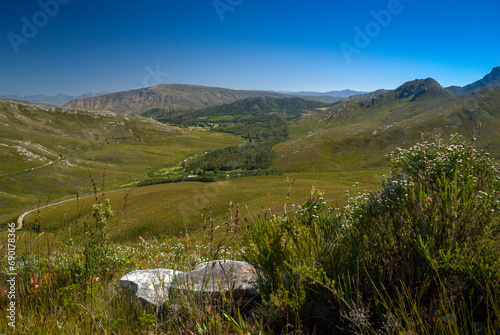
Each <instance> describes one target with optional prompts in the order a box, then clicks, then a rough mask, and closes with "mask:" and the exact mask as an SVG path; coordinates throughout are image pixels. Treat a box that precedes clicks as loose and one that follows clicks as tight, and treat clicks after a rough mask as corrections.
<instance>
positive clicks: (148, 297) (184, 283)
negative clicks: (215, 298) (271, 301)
mask: <svg viewBox="0 0 500 335" xmlns="http://www.w3.org/2000/svg"><path fill="white" fill-rule="evenodd" d="M120 286H121V287H123V288H125V289H128V290H130V291H131V293H132V294H133V295H134V296H135V297H137V298H138V299H139V300H140V301H141V302H142V303H143V304H144V306H145V307H147V308H158V307H162V306H163V305H164V304H165V302H167V301H168V300H169V298H170V296H171V295H172V293H173V292H191V293H195V294H197V295H198V294H200V295H202V294H209V295H217V294H224V293H227V292H231V293H232V294H233V296H237V297H238V298H241V297H245V296H255V295H258V294H259V291H258V288H257V272H256V271H255V268H254V267H253V266H252V265H250V264H249V263H247V262H240V261H232V260H217V261H211V262H206V263H202V264H199V265H198V266H197V267H196V268H195V269H194V270H192V271H189V272H181V271H174V270H169V269H150V270H135V271H132V272H129V273H127V274H125V275H123V276H122V277H121V278H120Z"/></svg>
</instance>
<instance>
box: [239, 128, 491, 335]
mask: <svg viewBox="0 0 500 335" xmlns="http://www.w3.org/2000/svg"><path fill="white" fill-rule="evenodd" d="M388 158H389V160H390V162H391V163H392V171H391V175H390V177H388V178H387V179H386V180H385V181H383V182H382V188H381V190H380V191H378V192H371V193H368V192H362V193H358V194H357V195H355V196H353V197H350V198H349V199H348V202H347V205H346V206H345V207H344V208H343V209H340V210H339V209H333V208H327V207H326V206H325V204H324V202H323V200H322V198H321V194H320V193H318V194H316V195H315V196H313V193H312V194H311V200H310V201H309V202H308V203H306V204H305V205H304V206H303V207H302V208H301V209H300V210H299V211H297V212H296V213H295V214H291V215H284V216H283V217H278V218H274V219H273V220H266V221H261V222H258V223H257V224H256V225H255V227H254V229H253V230H252V231H250V232H249V233H247V234H246V236H245V240H244V241H245V242H246V243H245V249H244V250H245V254H244V255H245V258H246V259H247V260H248V261H250V262H251V263H253V264H254V265H255V266H256V268H257V269H258V271H259V273H260V276H261V286H262V289H263V292H264V296H263V299H264V302H263V306H264V310H267V311H269V310H272V311H273V312H272V313H269V314H268V315H267V317H268V321H269V322H271V323H274V324H275V325H276V327H277V328H280V327H283V326H284V324H286V323H289V322H290V321H293V322H295V327H296V328H298V327H300V328H305V329H307V330H308V331H313V330H314V329H316V330H320V329H321V330H322V331H334V330H335V331H339V330H345V331H347V330H349V331H354V332H356V333H366V332H375V331H379V332H387V333H392V332H401V331H403V332H408V331H409V332H416V333H443V332H444V333H459V332H460V329H462V330H463V329H469V330H471V331H473V330H475V328H476V327H477V325H478V324H481V325H483V324H487V325H488V328H490V329H493V328H495V325H496V326H498V324H497V322H498V317H499V315H498V311H499V305H498V302H497V303H492V301H494V300H495V299H494V298H492V297H497V296H498V294H499V291H498V290H499V288H500V278H499V275H498V274H499V273H500V237H499V233H500V222H499V216H498V213H499V210H500V208H499V205H500V204H499V203H500V200H499V199H500V198H499V196H500V194H499V192H500V173H499V170H498V169H497V167H496V165H495V163H494V162H493V161H492V160H491V159H489V158H488V154H487V153H485V152H484V151H480V152H478V151H476V150H475V149H474V148H473V145H468V144H466V143H465V142H464V140H463V139H462V138H461V137H459V136H452V138H451V141H450V144H442V143H441V141H439V140H437V141H436V142H435V143H427V142H423V143H420V144H417V145H415V146H413V147H412V148H410V149H407V150H404V149H398V150H397V152H395V153H392V154H391V155H390V156H389V157H388ZM304 295H305V296H306V298H304V299H302V298H301V297H303V296H304ZM278 297H281V298H283V297H285V298H286V299H285V300H286V301H288V302H289V303H287V302H286V301H285V302H282V303H277V300H278V299H277V298H278ZM287 297H288V298H287ZM293 297H298V298H300V299H295V300H294V299H292V298H293ZM291 302H293V304H292V305H291V304H290V303H291ZM291 307H293V308H291ZM452 317H453V318H452ZM451 318H452V319H451ZM319 320H323V321H322V322H320V321H319ZM443 320H448V321H449V322H448V321H443ZM450 320H453V322H451V321H450ZM318 327H319V328H318ZM323 328H324V329H323Z"/></svg>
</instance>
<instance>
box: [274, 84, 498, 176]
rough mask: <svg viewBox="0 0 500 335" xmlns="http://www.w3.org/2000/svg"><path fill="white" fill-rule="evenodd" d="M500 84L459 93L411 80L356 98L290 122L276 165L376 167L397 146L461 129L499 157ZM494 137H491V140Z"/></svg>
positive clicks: (327, 168)
mask: <svg viewBox="0 0 500 335" xmlns="http://www.w3.org/2000/svg"><path fill="white" fill-rule="evenodd" d="M499 105H500V88H498V87H494V86H488V87H486V88H483V89H481V90H479V91H476V92H475V93H473V94H471V95H468V96H464V97H461V98H459V97H456V96H454V95H452V94H451V93H450V92H448V91H447V90H445V89H443V88H442V87H441V86H440V85H439V84H438V83H437V82H436V81H435V80H433V79H431V78H428V79H420V80H414V81H410V82H407V83H405V84H403V85H401V86H400V87H398V88H397V89H395V90H391V91H386V92H384V93H382V94H379V95H378V96H372V97H370V98H366V99H351V100H347V101H344V102H342V103H340V104H337V105H335V106H333V107H331V108H328V109H326V110H324V111H321V112H318V113H314V114H307V115H303V116H302V117H301V118H299V119H298V120H294V121H292V122H291V123H290V126H289V133H290V134H291V137H290V139H288V140H287V141H286V142H284V143H281V144H279V145H277V146H276V147H275V152H276V154H277V156H278V157H279V158H278V159H277V160H276V162H275V165H274V166H273V168H276V169H280V170H282V171H288V172H294V171H311V170H312V171H315V172H321V171H345V170H351V169H355V170H360V169H377V168H380V167H382V166H384V165H386V164H387V162H386V160H385V159H384V155H386V154H389V153H390V152H391V151H393V150H396V148H398V147H403V148H404V147H408V146H409V145H411V144H414V143H416V142H419V141H421V138H422V137H424V138H425V139H426V140H429V141H431V140H433V136H434V133H437V134H440V135H441V137H442V138H443V139H444V140H445V141H448V140H449V136H450V135H451V134H454V133H459V134H461V135H463V136H465V137H466V138H471V135H472V134H473V132H475V134H474V137H475V138H476V141H477V142H476V148H481V147H484V146H486V145H488V144H489V143H493V144H494V146H493V147H491V148H490V151H491V153H492V157H494V158H500V148H497V146H496V145H495V144H496V143H500V135H499V134H498V129H499V128H500V112H499V110H498V106H499ZM490 141H491V142H490Z"/></svg>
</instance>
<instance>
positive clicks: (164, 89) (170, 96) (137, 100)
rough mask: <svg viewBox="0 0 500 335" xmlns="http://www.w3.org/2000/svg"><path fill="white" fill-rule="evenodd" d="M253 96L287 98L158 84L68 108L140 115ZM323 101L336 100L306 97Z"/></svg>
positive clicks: (74, 103)
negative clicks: (150, 111) (158, 109)
mask: <svg viewBox="0 0 500 335" xmlns="http://www.w3.org/2000/svg"><path fill="white" fill-rule="evenodd" d="M254 97H274V98H286V97H290V96H289V95H286V94H282V93H276V92H271V91H245V90H231V89H227V88H218V87H205V86H196V85H178V84H161V85H156V86H153V87H148V88H143V89H137V90H131V91H125V92H118V93H112V94H107V95H103V96H99V97H91V98H80V99H76V100H73V101H70V102H69V103H67V104H66V105H65V106H66V107H68V108H80V109H94V110H100V109H105V110H110V111H113V112H116V113H120V114H142V113H144V112H147V111H148V110H151V109H154V108H163V109H171V110H193V109H200V108H205V107H208V106H214V105H220V104H224V103H230V102H234V101H236V100H241V99H246V98H254ZM307 98H308V99H310V100H319V101H323V102H334V101H338V100H339V98H332V97H325V96H323V97H307Z"/></svg>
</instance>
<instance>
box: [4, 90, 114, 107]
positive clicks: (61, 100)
mask: <svg viewBox="0 0 500 335" xmlns="http://www.w3.org/2000/svg"><path fill="white" fill-rule="evenodd" d="M109 93H111V92H98V93H96V92H89V93H85V94H82V95H78V96H75V95H66V94H63V93H61V94H58V95H43V94H37V95H0V98H1V99H14V100H21V101H27V102H33V103H41V104H49V105H64V104H65V103H68V102H70V101H71V100H75V99H78V98H90V97H98V96H101V95H104V94H109Z"/></svg>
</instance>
